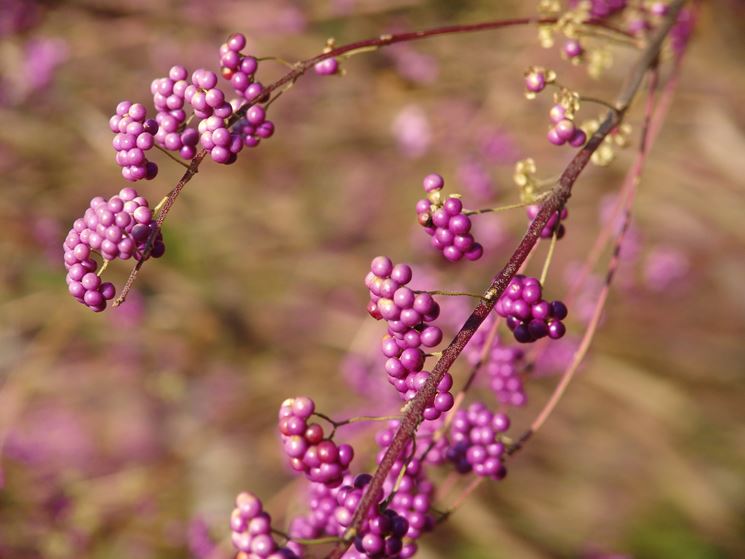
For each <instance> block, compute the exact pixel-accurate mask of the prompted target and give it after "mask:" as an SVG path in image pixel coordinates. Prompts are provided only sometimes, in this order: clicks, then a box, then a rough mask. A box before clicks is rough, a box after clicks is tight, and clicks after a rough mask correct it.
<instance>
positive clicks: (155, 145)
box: [153, 144, 189, 169]
mask: <svg viewBox="0 0 745 559" xmlns="http://www.w3.org/2000/svg"><path fill="white" fill-rule="evenodd" d="M153 147H154V148H155V149H157V150H158V151H160V152H162V153H165V154H166V155H167V156H168V158H169V159H172V160H173V161H175V162H176V163H178V164H179V165H181V166H182V167H184V168H186V169H188V168H189V165H188V164H187V163H184V162H183V161H181V160H180V159H179V158H178V157H176V156H175V155H173V154H172V153H171V152H170V151H168V150H167V149H163V148H162V147H160V146H159V145H158V144H153Z"/></svg>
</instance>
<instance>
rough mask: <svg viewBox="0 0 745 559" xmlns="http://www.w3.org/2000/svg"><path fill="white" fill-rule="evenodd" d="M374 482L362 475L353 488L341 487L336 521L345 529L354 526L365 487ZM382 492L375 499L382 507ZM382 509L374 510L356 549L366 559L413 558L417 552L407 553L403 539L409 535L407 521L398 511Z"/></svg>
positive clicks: (357, 540) (361, 527)
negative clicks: (354, 518)
mask: <svg viewBox="0 0 745 559" xmlns="http://www.w3.org/2000/svg"><path fill="white" fill-rule="evenodd" d="M371 480H372V476H371V475H369V474H360V475H358V476H356V477H355V478H354V481H353V482H352V484H350V485H344V486H342V487H341V488H340V489H339V491H338V492H337V493H336V502H337V504H338V506H337V508H336V510H335V512H334V517H335V518H336V521H337V522H338V523H339V525H340V526H341V527H342V528H348V527H349V526H351V525H352V518H353V517H354V513H355V511H356V510H357V507H358V506H359V504H360V501H361V500H362V495H363V493H364V489H365V486H367V484H368V483H370V481H371ZM382 500H383V495H382V492H381V494H380V495H378V498H377V499H375V501H376V502H378V503H381V501H382ZM381 509H382V507H381V506H380V505H378V506H374V507H371V508H370V510H369V511H368V513H367V516H366V517H365V519H364V521H363V522H362V525H361V526H360V529H359V531H358V533H357V536H356V537H355V539H354V547H355V549H356V550H357V551H358V552H360V553H363V554H365V555H366V556H367V557H376V558H394V557H395V558H401V559H406V558H407V557H411V555H413V552H414V551H415V550H416V547H414V549H413V550H407V551H406V552H405V551H404V545H403V538H404V537H405V536H406V534H407V533H408V531H409V523H408V521H407V520H406V519H405V518H404V517H403V516H401V515H399V514H398V513H397V512H396V511H395V510H393V509H391V508H385V509H383V510H381Z"/></svg>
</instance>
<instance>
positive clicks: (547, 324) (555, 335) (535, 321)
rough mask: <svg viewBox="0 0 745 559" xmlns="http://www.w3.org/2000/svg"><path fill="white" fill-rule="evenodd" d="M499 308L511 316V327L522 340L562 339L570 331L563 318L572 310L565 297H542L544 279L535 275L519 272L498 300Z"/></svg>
mask: <svg viewBox="0 0 745 559" xmlns="http://www.w3.org/2000/svg"><path fill="white" fill-rule="evenodd" d="M495 310H496V311H497V313H498V314H499V315H500V316H503V317H505V318H506V319H507V320H506V322H507V327H508V328H509V329H510V330H511V331H512V334H513V336H514V337H515V340H517V341H518V342H519V343H523V344H525V343H531V342H535V341H536V340H539V339H541V338H544V337H546V336H548V337H549V338H551V339H553V340H558V339H559V338H561V337H562V336H564V334H565V333H566V327H565V326H564V323H563V322H562V320H563V319H565V318H566V316H567V314H568V311H567V308H566V305H564V303H562V302H561V301H552V302H550V303H549V302H547V301H544V300H543V298H542V287H541V283H540V282H539V281H538V280H537V279H536V278H532V277H526V276H523V275H517V276H515V277H514V278H512V281H511V282H510V284H509V285H508V286H507V289H506V290H505V292H504V293H503V294H502V296H501V297H500V298H499V301H497V304H496V306H495Z"/></svg>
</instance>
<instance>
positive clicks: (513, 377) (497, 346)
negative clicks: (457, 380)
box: [464, 313, 528, 406]
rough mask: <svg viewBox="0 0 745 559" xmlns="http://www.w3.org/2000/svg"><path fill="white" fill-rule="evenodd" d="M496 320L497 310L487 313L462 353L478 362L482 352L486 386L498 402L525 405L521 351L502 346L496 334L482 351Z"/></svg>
mask: <svg viewBox="0 0 745 559" xmlns="http://www.w3.org/2000/svg"><path fill="white" fill-rule="evenodd" d="M497 320H498V317H497V316H496V313H489V315H488V316H487V317H486V320H484V322H482V323H481V326H480V327H479V329H478V330H476V332H475V333H474V335H473V336H472V337H471V339H470V340H469V341H468V345H466V347H465V349H464V354H465V356H466V357H467V358H468V360H469V361H470V362H471V364H474V365H475V364H476V363H478V362H479V361H481V359H482V355H484V361H483V367H484V368H485V369H486V373H487V375H488V381H489V386H490V388H491V389H492V391H493V392H494V395H495V396H496V397H497V400H498V401H499V402H500V403H502V404H506V405H510V406H524V405H525V404H526V402H527V401H528V398H527V395H526V394H525V388H524V387H523V382H522V379H521V378H520V375H519V373H520V371H521V370H522V368H523V366H524V363H523V360H524V357H525V354H524V353H523V351H522V350H521V349H519V348H517V347H514V346H506V345H503V344H502V342H501V341H500V339H499V337H498V336H497V335H496V333H495V335H494V339H493V340H492V342H491V346H490V347H489V349H488V351H486V352H485V351H484V346H485V345H486V343H487V341H488V340H489V335H490V333H491V332H492V330H493V329H494V328H495V327H496V325H495V322H496V321H497Z"/></svg>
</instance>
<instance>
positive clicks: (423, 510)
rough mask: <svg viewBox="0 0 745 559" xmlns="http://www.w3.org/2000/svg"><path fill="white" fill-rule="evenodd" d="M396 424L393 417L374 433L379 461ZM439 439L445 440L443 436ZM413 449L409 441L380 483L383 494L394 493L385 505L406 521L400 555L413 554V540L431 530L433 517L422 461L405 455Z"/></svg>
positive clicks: (429, 484)
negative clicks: (407, 527) (381, 483)
mask: <svg viewBox="0 0 745 559" xmlns="http://www.w3.org/2000/svg"><path fill="white" fill-rule="evenodd" d="M425 425H427V424H425ZM397 427H398V422H397V421H393V422H391V424H390V425H389V428H388V429H385V430H383V431H381V432H379V433H378V434H377V435H376V437H375V440H376V442H377V443H378V444H379V445H380V446H381V450H380V452H378V456H377V463H378V464H380V463H381V462H382V460H383V456H384V454H385V451H386V449H387V447H388V446H390V444H391V441H392V438H393V432H392V429H391V428H393V429H395V428H397ZM417 435H418V434H417ZM442 440H443V442H444V443H445V444H447V443H446V442H445V440H444V439H442ZM417 442H418V443H421V442H423V440H422V439H421V438H420V437H419V436H417ZM422 448H425V446H422ZM413 449H414V447H413V445H411V444H409V445H408V448H407V449H406V451H405V452H403V453H402V454H401V456H400V457H399V458H398V459H397V460H396V462H394V464H393V466H392V467H391V471H390V472H389V473H388V476H387V477H386V479H385V482H384V484H383V491H384V492H385V494H386V495H391V494H392V495H393V497H392V498H391V500H390V503H389V505H388V506H389V507H390V508H391V509H393V510H395V511H396V512H397V513H398V514H399V515H401V516H402V517H404V518H405V519H406V521H407V522H408V524H409V529H408V531H407V532H406V538H407V542H406V543H405V544H404V548H403V549H402V552H401V556H402V557H411V556H412V555H414V553H415V552H416V550H417V545H416V540H418V539H419V538H420V537H421V536H422V534H423V533H425V532H428V531H430V530H432V528H434V524H435V518H434V516H433V515H432V513H431V511H430V506H431V505H432V501H433V499H434V493H435V486H434V484H433V483H432V482H431V481H430V480H429V479H428V478H427V476H426V474H425V469H424V464H423V463H422V462H421V461H420V460H419V459H418V458H410V459H407V458H406V457H410V456H411V454H412V451H413ZM443 458H444V457H443ZM428 462H429V460H428ZM394 489H395V493H394Z"/></svg>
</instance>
